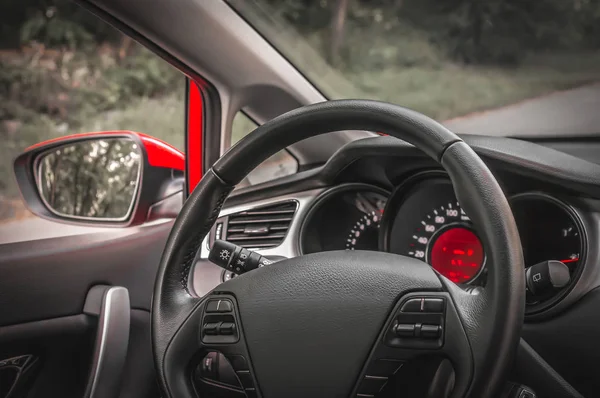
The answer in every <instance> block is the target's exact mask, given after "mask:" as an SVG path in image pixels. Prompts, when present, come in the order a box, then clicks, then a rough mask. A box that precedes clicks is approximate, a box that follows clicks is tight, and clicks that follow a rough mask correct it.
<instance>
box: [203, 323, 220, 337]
mask: <svg viewBox="0 0 600 398" xmlns="http://www.w3.org/2000/svg"><path fill="white" fill-rule="evenodd" d="M219 325H220V323H219V322H213V323H205V324H204V327H203V328H202V330H203V331H204V334H205V335H209V336H214V335H217V334H219V332H218V329H219Z"/></svg>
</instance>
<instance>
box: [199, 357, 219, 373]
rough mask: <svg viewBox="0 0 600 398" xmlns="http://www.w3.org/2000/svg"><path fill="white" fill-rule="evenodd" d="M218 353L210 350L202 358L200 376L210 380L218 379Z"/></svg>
mask: <svg viewBox="0 0 600 398" xmlns="http://www.w3.org/2000/svg"><path fill="white" fill-rule="evenodd" d="M217 358H218V353H216V352H209V353H208V354H206V356H205V357H204V358H203V359H202V363H201V364H200V377H203V378H205V379H209V380H217V378H218V376H217V368H218V364H217V362H218V359H217Z"/></svg>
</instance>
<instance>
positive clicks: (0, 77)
mask: <svg viewBox="0 0 600 398" xmlns="http://www.w3.org/2000/svg"><path fill="white" fill-rule="evenodd" d="M0 98H1V100H0V139H1V140H2V145H0V228H2V225H3V224H6V223H10V222H20V220H21V219H24V218H28V217H32V215H31V213H29V211H27V210H26V209H25V208H24V205H23V203H22V201H21V199H20V197H19V193H18V189H17V186H16V182H15V180H14V177H13V167H12V162H13V159H14V158H15V157H16V156H17V155H18V154H19V153H21V152H22V151H23V150H24V149H25V148H27V147H28V146H30V145H32V144H35V143H38V142H40V141H44V140H47V139H50V138H55V137H59V136H64V135H69V134H74V133H81V132H89V131H105V130H133V131H137V132H141V133H145V134H149V135H151V136H154V137H157V138H160V139H162V140H164V141H166V142H168V143H170V144H172V145H174V146H175V147H177V148H178V149H180V150H184V139H185V138H184V137H185V129H184V119H185V110H184V109H185V107H184V102H185V78H184V76H183V75H182V74H180V73H179V72H178V71H177V70H175V69H174V68H173V67H172V66H170V65H169V64H167V63H166V62H165V61H163V60H162V59H161V58H160V57H158V56H157V55H155V54H153V53H152V52H150V51H149V50H147V49H145V48H144V47H143V46H141V45H139V44H137V43H136V42H135V41H133V40H132V39H131V38H129V37H127V36H125V35H123V34H121V33H120V32H118V31H117V30H116V29H114V28H113V27H111V26H109V25H108V24H106V23H104V22H103V21H101V20H100V19H98V18H97V17H95V16H94V15H92V14H90V13H89V12H87V11H86V10H84V9H83V8H81V7H79V6H77V5H76V4H74V3H72V2H70V1H64V0H29V1H23V2H13V1H9V2H2V4H0ZM57 228H58V227H57ZM0 234H1V233H0Z"/></svg>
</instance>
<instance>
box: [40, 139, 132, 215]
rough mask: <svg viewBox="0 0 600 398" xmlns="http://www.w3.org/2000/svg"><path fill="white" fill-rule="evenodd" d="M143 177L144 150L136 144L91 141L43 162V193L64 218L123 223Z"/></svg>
mask: <svg viewBox="0 0 600 398" xmlns="http://www.w3.org/2000/svg"><path fill="white" fill-rule="evenodd" d="M139 173H140V150H139V148H138V147H137V144H135V143H134V142H133V141H132V140H129V139H121V138H114V139H106V140H87V141H83V142H80V143H76V144H73V145H68V146H64V147H60V148H57V149H56V150H54V151H52V152H50V153H48V154H46V155H44V156H43V157H42V158H41V160H40V192H41V194H42V198H43V199H44V200H45V201H46V203H47V204H48V206H49V207H50V208H51V209H52V210H54V211H55V212H57V213H59V214H61V215H64V216H67V217H70V216H74V217H88V218H117V219H120V218H124V217H126V216H127V215H128V214H129V211H130V209H131V206H132V204H133V201H134V200H135V192H136V189H137V187H138V183H139Z"/></svg>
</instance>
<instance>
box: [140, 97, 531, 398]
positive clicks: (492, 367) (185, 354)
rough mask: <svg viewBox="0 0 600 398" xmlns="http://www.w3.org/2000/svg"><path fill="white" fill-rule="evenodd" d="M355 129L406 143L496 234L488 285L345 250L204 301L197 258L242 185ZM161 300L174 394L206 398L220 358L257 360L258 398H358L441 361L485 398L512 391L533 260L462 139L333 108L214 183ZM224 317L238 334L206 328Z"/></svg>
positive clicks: (192, 206) (255, 137)
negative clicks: (206, 368) (289, 155)
mask: <svg viewBox="0 0 600 398" xmlns="http://www.w3.org/2000/svg"><path fill="white" fill-rule="evenodd" d="M350 129H352V130H359V129H360V130H369V131H379V132H384V133H386V134H389V135H392V136H395V137H397V138H400V139H402V140H405V141H407V142H409V143H411V144H413V145H414V146H416V147H417V148H419V149H421V150H422V151H423V152H425V153H426V154H427V155H429V156H430V157H431V158H433V159H435V160H436V161H437V162H438V163H439V164H441V166H442V167H443V168H444V169H445V170H446V172H447V173H448V175H449V177H450V179H451V180H452V183H453V186H454V190H455V193H456V196H457V198H458V200H459V202H460V204H461V206H462V207H463V208H464V209H465V211H466V213H467V214H469V217H470V218H471V220H472V221H473V222H474V223H475V225H477V226H478V231H479V232H480V234H481V235H482V240H483V242H484V247H485V248H486V250H487V255H488V269H489V274H488V279H487V283H486V285H485V287H483V288H480V289H476V290H471V291H465V290H463V289H461V288H459V287H458V286H457V285H455V284H453V283H452V282H450V281H449V280H447V279H446V278H444V277H443V276H441V275H440V274H438V273H437V272H435V271H434V270H433V269H432V268H431V267H429V266H428V265H426V264H424V263H423V262H420V261H418V260H416V259H413V258H409V257H404V256H399V255H393V254H389V253H379V252H366V251H363V252H361V251H335V252H326V253H316V254H311V255H306V256H300V257H296V258H292V259H288V260H283V261H281V262H278V263H276V264H272V265H267V266H265V267H262V268H259V269H257V270H255V271H252V272H249V273H247V274H244V275H241V276H239V277H237V278H235V279H232V280H230V281H228V282H225V283H223V284H221V285H219V286H217V287H216V288H215V289H214V290H213V291H212V292H211V293H209V294H208V295H206V296H205V297H195V296H194V295H193V294H191V293H190V291H189V290H188V275H189V273H190V269H191V266H192V263H193V261H194V258H195V256H196V253H197V252H198V250H199V248H200V245H201V242H202V241H203V239H204V237H205V236H206V234H207V233H208V232H209V231H210V228H211V227H212V226H213V224H214V222H215V220H216V218H217V217H218V215H219V211H220V209H221V207H222V205H223V203H224V202H225V199H226V198H227V197H228V195H229V194H230V193H231V191H232V190H233V188H234V186H235V185H236V184H237V183H239V182H240V181H242V180H243V179H244V177H246V175H247V174H248V173H249V172H250V171H251V170H252V169H254V168H255V167H256V166H258V165H259V164H260V163H261V162H262V161H263V160H265V159H267V158H268V157H270V156H271V155H273V154H275V153H276V152H278V151H279V150H281V149H283V148H285V147H287V146H289V145H291V144H294V143H296V142H298V141H300V140H303V139H306V138H309V137H312V136H316V135H319V134H324V133H328V132H333V131H339V130H350ZM215 300H219V301H223V302H227V305H226V306H225V307H226V310H228V311H229V312H228V313H221V312H216V313H215V311H214V310H215V304H214V302H215ZM211 301H212V302H213V304H212V306H213V308H212V309H211V308H210V306H211ZM152 304H153V305H152V346H153V354H154V360H155V364H156V369H157V373H158V378H159V382H160V385H161V388H162V391H163V396H165V397H169V398H175V397H177V398H181V397H193V396H196V392H195V390H194V385H193V382H192V378H193V376H192V374H193V366H194V363H195V364H198V362H199V359H200V358H202V356H201V355H202V353H203V352H204V353H206V352H207V351H210V350H215V351H219V352H222V353H223V354H224V355H225V356H226V357H227V358H234V357H235V358H242V359H243V360H245V361H244V363H245V367H244V369H245V370H244V371H243V372H242V373H244V377H245V378H246V379H248V383H249V384H250V385H251V387H248V386H247V385H245V386H244V387H247V390H246V392H247V393H248V395H249V396H250V395H254V396H259V397H266V398H272V397H288V398H293V397H313V398H316V397H327V398H330V397H351V396H357V394H360V391H361V389H362V388H363V387H361V386H363V385H364V383H368V382H370V381H372V380H377V377H375V376H369V372H371V370H370V369H372V367H373V366H375V367H377V366H378V365H381V360H389V361H391V360H394V361H395V360H399V361H411V360H415V359H418V358H421V357H430V356H432V355H436V356H442V357H445V358H447V359H448V360H449V361H450V362H451V363H452V367H453V369H454V383H453V389H452V392H451V396H452V397H467V396H468V397H477V398H485V397H491V396H494V394H496V393H498V391H499V389H500V387H501V386H502V383H503V382H504V381H505V377H506V372H507V370H508V368H509V365H510V364H511V359H512V357H513V354H514V352H515V350H516V347H517V344H518V341H519V337H520V331H521V328H522V324H523V316H524V315H523V314H524V308H525V281H524V264H523V254H522V250H521V244H520V240H519V235H518V232H517V227H516V224H515V220H514V218H513V215H512V212H511V210H510V207H509V205H508V202H507V200H506V197H505V196H504V194H503V192H502V190H501V188H500V186H499V185H498V182H497V181H496V179H495V178H494V176H493V175H492V173H491V172H490V170H489V169H488V168H487V166H486V165H485V164H484V163H483V161H482V160H481V159H480V158H479V157H478V156H477V154H476V153H475V152H474V151H473V150H472V149H471V148H470V147H469V146H468V145H467V144H465V143H464V142H463V141H462V140H461V139H460V138H459V137H458V136H456V135H455V134H453V133H452V132H450V131H449V130H447V129H446V128H445V127H444V126H442V125H441V124H439V123H437V122H435V121H434V120H432V119H430V118H428V117H426V116H424V115H422V114H420V113H417V112H414V111H411V110H409V109H406V108H402V107H400V106H396V105H392V104H388V103H382V102H377V101H363V100H340V101H327V102H322V103H318V104H314V105H309V106H305V107H302V108H299V109H296V110H293V111H291V112H288V113H286V114H284V115H281V116H279V117H277V118H275V119H273V120H271V121H269V122H267V123H265V124H264V125H262V126H260V127H258V128H257V129H256V130H254V131H253V132H252V133H250V134H249V135H248V136H247V137H246V138H244V139H243V140H242V141H240V142H239V143H238V144H237V145H235V146H234V147H232V148H231V149H230V150H229V151H228V152H227V153H226V154H225V155H223V157H222V158H221V159H219V160H218V161H217V162H216V163H215V164H214V166H213V167H212V169H211V170H209V171H208V172H207V173H206V174H205V175H204V178H203V179H202V180H201V181H200V183H199V184H198V186H197V187H196V189H195V190H194V191H193V193H192V194H191V195H190V197H189V198H188V199H187V201H186V203H185V205H184V206H183V209H182V211H181V212H180V214H179V215H178V217H177V219H176V221H175V223H174V225H173V229H172V230H171V233H170V236H169V239H168V241H167V244H166V247H165V250H164V253H163V256H162V259H161V262H160V267H159V271H158V275H157V279H156V285H155V291H154V297H153V303H152ZM217 306H218V304H217ZM219 317H221V318H219ZM222 317H226V318H222ZM219 319H221V320H226V321H228V322H229V323H231V324H233V326H232V325H228V327H227V328H228V330H227V331H225V332H223V333H224V334H225V335H224V336H220V335H217V336H215V335H214V328H211V331H210V332H209V331H208V330H203V328H205V327H207V326H206V325H207V322H211V320H219ZM222 328H223V329H224V328H225V327H224V326H222ZM397 363H401V362H397ZM386 364H387V362H386ZM369 377H372V378H371V379H369ZM358 396H360V395H358Z"/></svg>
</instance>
